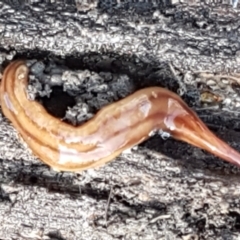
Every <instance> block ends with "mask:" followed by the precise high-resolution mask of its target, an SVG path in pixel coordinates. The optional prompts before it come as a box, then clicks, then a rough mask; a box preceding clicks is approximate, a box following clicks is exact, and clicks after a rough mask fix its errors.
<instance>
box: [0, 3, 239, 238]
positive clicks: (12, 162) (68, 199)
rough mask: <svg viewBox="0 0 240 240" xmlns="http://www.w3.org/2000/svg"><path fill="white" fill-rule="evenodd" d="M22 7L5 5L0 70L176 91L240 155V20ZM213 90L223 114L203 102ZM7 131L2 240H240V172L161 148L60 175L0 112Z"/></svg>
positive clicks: (1, 144) (168, 7)
mask: <svg viewBox="0 0 240 240" xmlns="http://www.w3.org/2000/svg"><path fill="white" fill-rule="evenodd" d="M16 2H18V5H16ZM16 2H15V1H11V2H10V1H9V2H8V1H5V2H4V3H0V33H1V37H0V47H1V54H0V56H1V58H0V60H1V63H3V65H2V68H4V66H5V65H6V64H7V63H8V61H9V60H11V59H12V57H13V56H14V57H18V58H19V57H22V58H28V59H32V58H35V59H38V60H39V61H41V60H43V59H50V58H51V59H53V60H54V61H56V62H61V61H62V59H65V60H64V64H66V66H68V67H69V68H71V69H73V70H75V69H88V70H91V71H96V72H98V73H99V72H101V71H106V72H113V73H117V74H127V75H128V76H129V78H130V79H131V81H132V82H133V83H134V87H135V88H136V89H138V88H142V87H145V86H154V85H158V86H164V87H168V88H169V89H171V90H173V91H175V92H179V94H180V95H182V97H183V98H184V99H185V100H186V101H187V103H188V104H189V105H191V106H192V107H193V108H194V109H195V110H196V111H197V112H198V114H199V116H200V117H201V118H202V119H203V120H204V121H205V122H206V124H207V125H208V126H209V127H210V128H211V129H212V130H213V131H214V132H215V133H216V134H217V135H219V136H221V138H222V139H224V140H225V141H227V142H228V143H229V144H230V145H232V146H233V147H234V148H236V149H238V150H239V151H240V144H239V142H240V137H239V136H240V135H239V115H238V111H240V108H239V105H238V88H239V87H238V84H239V83H238V82H237V81H234V84H233V82H232V81H233V80H236V79H238V77H237V73H238V72H239V66H240V58H239V53H240V43H239V37H240V33H239V26H240V18H239V15H240V10H239V8H236V9H233V8H232V6H230V5H229V2H219V3H212V2H210V1H209V2H202V1H186V2H182V3H179V2H174V3H169V2H162V1H146V2H142V1H139V2H136V1H127V0H126V1H124V2H123V1H112V3H109V1H99V2H97V1H96V2H97V4H96V2H93V1H91V2H90V3H89V7H86V6H87V5H86V4H87V3H84V4H85V5H84V9H81V4H77V5H75V3H70V2H69V3H68V4H67V3H63V1H62V2H61V1H55V2H53V1H42V2H43V3H41V1H25V2H24V1H16ZM76 6H77V7H78V11H77V8H76ZM82 10H84V11H82ZM206 74H210V75H211V77H210V78H208V77H207V76H206ZM228 75H231V76H232V77H230V78H229V79H228ZM219 76H222V77H219ZM209 80H211V81H212V82H208V81H209ZM208 84H211V86H213V85H214V84H215V85H214V86H215V87H214V88H213V87H209V86H210V85H208ZM127 87H128V85H123V86H122V88H123V89H124V88H127ZM123 89H120V88H119V91H120V90H122V91H123ZM206 89H207V91H210V92H211V94H213V95H210V96H213V97H212V99H213V104H210V105H208V104H206V105H202V104H201V103H200V102H199V99H201V96H202V95H201V94H202V92H204V91H206ZM215 95H217V96H221V102H220V103H219V104H218V102H217V101H216V103H215V102H214V101H215V100H216V99H220V98H215V97H214V96H215ZM208 96H209V95H208ZM118 97H119V96H118ZM210 99H211V97H210ZM214 99H215V100H214ZM202 100H203V101H204V100H206V99H205V98H204V99H202ZM224 100H225V101H224ZM208 101H209V99H208ZM219 101H220V100H219ZM233 103H234V104H235V105H234V104H233ZM0 129H1V130H0V157H1V158H0V184H1V185H0V186H1V188H0V189H1V191H0V223H1V224H0V239H4V240H5V239H66V240H68V239H146V240H147V239H151V240H152V239H184V240H187V239H208V240H210V239H214V240H216V239H229V240H234V239H239V238H240V233H239V229H240V227H239V221H240V200H239V199H240V187H239V182H240V169H237V168H236V167H234V166H231V165H230V164H227V163H224V162H222V161H221V160H220V159H216V158H214V157H213V156H212V155H210V154H208V153H206V152H203V151H202V150H200V149H197V148H193V147H191V146H189V145H187V144H183V143H181V142H177V141H174V140H172V139H167V140H163V139H162V138H161V136H155V137H153V138H151V139H150V140H149V141H147V142H145V143H144V144H142V145H141V146H139V147H138V148H137V149H133V150H132V152H131V153H124V154H122V155H121V157H119V158H118V159H116V160H115V161H113V162H111V163H110V164H108V165H106V166H104V167H102V168H100V169H94V170H89V171H85V172H83V173H80V174H71V173H56V172H54V171H53V170H51V169H49V168H48V167H47V166H45V165H44V164H42V163H41V162H40V161H39V160H38V159H36V158H35V157H34V156H33V155H32V154H31V152H30V151H29V149H28V148H27V146H25V145H24V143H23V142H22V141H21V139H20V138H19V137H18V135H17V133H16V132H15V130H14V129H13V127H12V126H11V125H10V123H9V121H8V120H7V119H6V118H5V117H4V116H3V115H2V112H1V111H0Z"/></svg>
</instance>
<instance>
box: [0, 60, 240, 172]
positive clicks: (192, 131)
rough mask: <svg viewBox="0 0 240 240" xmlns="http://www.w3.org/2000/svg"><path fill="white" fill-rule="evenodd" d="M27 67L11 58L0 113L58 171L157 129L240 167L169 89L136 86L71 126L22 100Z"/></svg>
mask: <svg viewBox="0 0 240 240" xmlns="http://www.w3.org/2000/svg"><path fill="white" fill-rule="evenodd" d="M28 71H29V70H28V67H27V66H26V64H25V62H24V61H14V62H12V63H11V64H9V66H8V67H7V68H6V69H5V71H4V74H3V78H2V81H1V87H0V100H1V108H2V111H3V113H4V115H5V116H6V117H7V118H8V119H9V120H10V121H11V123H12V124H13V126H14V127H15V128H16V129H17V131H18V132H19V133H20V134H21V136H22V138H23V139H24V141H25V142H26V143H27V144H28V146H29V147H30V148H31V149H32V151H33V153H34V154H36V155H37V156H38V157H39V158H40V159H41V160H42V161H43V162H45V163H46V164H48V165H49V166H51V167H52V168H54V169H56V170H60V171H76V172H79V171H81V170H84V169H88V168H93V167H97V166H101V165H103V164H105V163H107V162H109V161H111V160H113V159H114V158H115V157H117V156H118V155H119V154H120V153H121V152H122V151H124V150H126V149H128V148H131V147H133V146H134V145H137V144H139V143H141V142H143V141H144V140H146V139H147V138H149V137H150V135H151V132H152V131H156V130H162V131H164V132H168V133H170V134H171V136H172V137H173V138H176V139H178V140H182V141H185V142H187V143H190V144H192V145H194V146H197V147H200V148H202V149H205V150H207V151H208V152H210V153H212V154H215V155H216V156H219V157H221V158H222V159H224V160H226V161H228V162H231V163H233V164H235V165H238V166H240V154H239V153H238V152H237V151H235V150H234V149H233V148H231V147H230V146H229V145H227V144H226V143H225V142H223V141H222V140H220V139H219V138H218V137H216V136H215V135H214V134H213V133H212V132H211V131H210V130H209V129H208V128H207V127H206V126H205V124H204V123H203V122H202V121H201V120H200V119H199V118H198V116H197V115H196V114H195V113H194V112H193V111H192V110H191V109H190V108H189V107H188V106H187V105H186V104H185V103H184V102H183V100H182V99H181V98H180V97H179V96H178V95H176V94H175V93H173V92H171V91H169V90H167V89H164V88H160V87H150V88H145V89H142V90H139V91H137V92H135V93H133V94H132V95H130V96H128V97H126V98H124V99H122V100H120V101H118V102H115V103H113V104H109V105H107V106H105V107H104V108H102V109H101V110H100V111H99V112H98V113H97V114H96V115H95V116H94V117H93V118H92V119H90V120H89V121H88V122H87V123H85V124H83V125H80V126H72V125H70V124H67V123H65V122H62V121H61V120H60V119H58V118H55V117H53V116H51V115H50V114H49V113H48V112H47V111H46V110H45V109H44V107H43V106H42V105H41V104H40V103H38V102H37V101H32V100H29V99H28V96H27V84H28Z"/></svg>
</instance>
